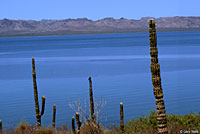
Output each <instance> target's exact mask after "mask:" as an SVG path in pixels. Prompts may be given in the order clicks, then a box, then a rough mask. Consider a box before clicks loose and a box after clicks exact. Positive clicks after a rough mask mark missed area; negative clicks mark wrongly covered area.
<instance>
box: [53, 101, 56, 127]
mask: <svg viewBox="0 0 200 134" xmlns="http://www.w3.org/2000/svg"><path fill="white" fill-rule="evenodd" d="M55 122H56V105H55V104H54V105H53V120H52V127H53V129H54V130H55V126H56V123H55Z"/></svg>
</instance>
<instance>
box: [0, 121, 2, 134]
mask: <svg viewBox="0 0 200 134" xmlns="http://www.w3.org/2000/svg"><path fill="white" fill-rule="evenodd" d="M0 134H2V121H1V120H0Z"/></svg>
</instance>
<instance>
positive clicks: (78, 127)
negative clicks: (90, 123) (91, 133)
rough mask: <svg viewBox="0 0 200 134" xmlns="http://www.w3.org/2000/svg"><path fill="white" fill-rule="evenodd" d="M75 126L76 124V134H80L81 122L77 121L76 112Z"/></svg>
mask: <svg viewBox="0 0 200 134" xmlns="http://www.w3.org/2000/svg"><path fill="white" fill-rule="evenodd" d="M76 124H77V133H78V134H80V128H81V122H80V119H79V113H78V112H76Z"/></svg>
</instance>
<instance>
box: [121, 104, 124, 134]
mask: <svg viewBox="0 0 200 134" xmlns="http://www.w3.org/2000/svg"><path fill="white" fill-rule="evenodd" d="M120 129H121V133H122V134H124V110H123V103H122V102H120Z"/></svg>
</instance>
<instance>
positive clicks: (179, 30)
mask: <svg viewBox="0 0 200 134" xmlns="http://www.w3.org/2000/svg"><path fill="white" fill-rule="evenodd" d="M189 31H191V32H192V31H200V28H188V29H187V28H185V29H183V28H175V29H174V28H167V29H166V28H165V29H164V28H160V29H159V28H158V30H157V32H189ZM147 32H148V29H138V31H122V32H116V31H113V32H112V31H110V32H83V31H82V32H80V31H75V32H65V31H62V32H53V33H48V32H44V33H40V34H39V33H22V34H10V35H9V34H5V35H1V33H0V38H12V37H45V36H65V35H102V34H129V33H147Z"/></svg>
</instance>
